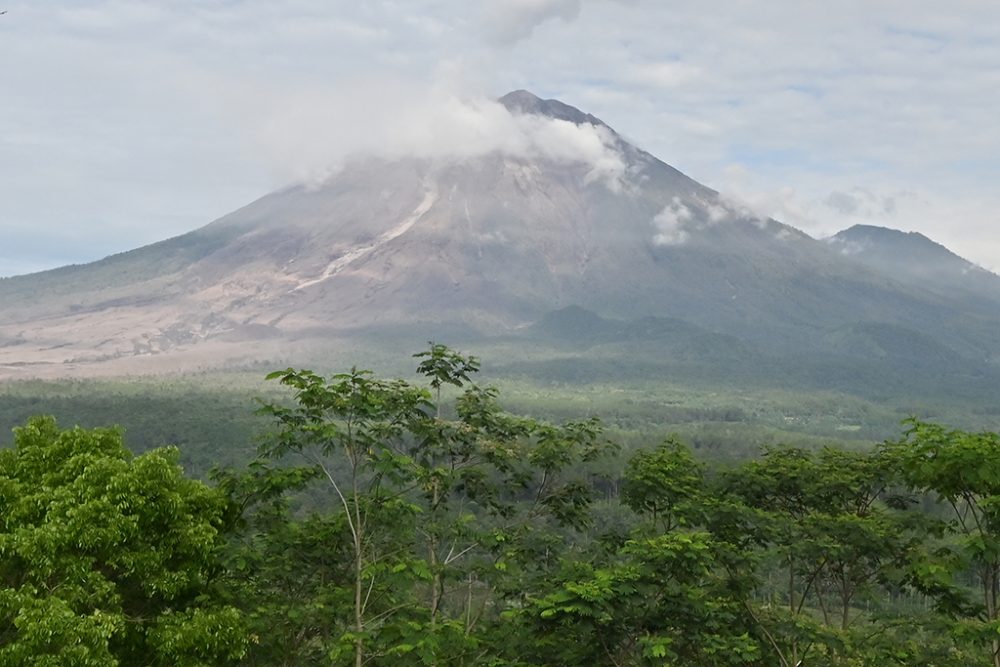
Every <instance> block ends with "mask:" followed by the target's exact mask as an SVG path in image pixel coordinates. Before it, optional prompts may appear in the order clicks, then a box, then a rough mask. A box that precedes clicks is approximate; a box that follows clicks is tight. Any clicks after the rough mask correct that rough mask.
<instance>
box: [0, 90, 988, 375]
mask: <svg viewBox="0 0 1000 667" xmlns="http://www.w3.org/2000/svg"><path fill="white" fill-rule="evenodd" d="M497 104H498V105H499V106H498V107H496V108H494V109H493V111H492V112H493V113H499V114H502V115H503V117H504V119H505V122H507V123H508V124H509V125H510V127H513V128H515V129H517V131H518V132H520V133H521V135H518V137H516V139H517V140H516V141H513V140H512V141H509V142H507V143H506V144H499V145H497V146H491V147H489V148H488V149H484V150H481V151H479V152H475V151H472V152H464V153H463V152H456V153H455V154H448V153H445V154H440V155H435V156H414V155H409V156H392V157H387V156H374V155H371V156H357V157H355V158H353V159H351V160H349V161H347V162H345V163H344V164H343V165H342V167H341V168H340V169H339V170H338V171H336V172H335V173H334V174H333V175H332V176H330V177H329V178H328V179H326V180H325V181H324V182H322V183H321V184H319V185H296V186H292V187H288V188H285V189H282V190H280V191H277V192H274V193H271V194H268V195H266V196H264V197H262V198H261V199H259V200H257V201H255V202H253V203H251V204H249V205H247V206H245V207H243V208H241V209H239V210H237V211H235V212H233V213H231V214H229V215H227V216H225V217H223V218H221V219H219V220H216V221H215V222H212V223H211V224H208V225H207V226H205V227H202V228H200V229H198V230H195V231H192V232H190V233H188V234H185V235H183V236H179V237H176V238H172V239H168V240H165V241H162V242H160V243H155V244H153V245H150V246H146V247H142V248H139V249H136V250H133V251H130V252H126V253H122V254H119V255H114V256H112V257H108V258H106V259H103V260H101V261H98V262H94V263H91V264H86V265H78V266H68V267H63V268H60V269H55V270H52V271H47V272H43V273H37V274H32V275H27V276H20V277H16V278H8V279H4V280H0V376H5V377H18V376H26V375H74V374H76V375H80V374H82V375H87V374H103V373H112V374H114V373H131V372H141V373H159V372H173V371H176V370H178V369H180V370H184V369H190V368H195V367H197V368H209V367H225V366H227V365H233V364H240V363H248V362H253V361H254V360H262V359H272V358H275V356H276V355H277V356H280V357H281V358H282V359H284V358H294V356H295V354H296V353H297V352H303V353H305V352H306V351H308V350H310V349H313V348H314V347H315V346H316V345H318V344H320V343H321V342H325V343H327V344H329V341H330V340H333V339H337V340H350V339H352V337H370V336H373V335H383V334H384V335H389V334H390V333H392V332H395V333H396V334H399V335H406V336H409V337H410V338H414V339H415V340H411V341H410V343H409V346H410V347H414V346H419V345H420V344H421V343H422V342H423V340H424V339H426V338H428V337H433V338H435V339H442V338H445V339H447V338H449V337H452V338H454V337H455V336H462V337H465V338H466V339H472V338H477V337H478V338H484V339H488V338H491V337H493V338H495V337H506V338H514V339H516V338H517V337H518V336H524V337H526V338H525V340H530V339H531V336H532V332H537V331H539V330H540V329H539V323H545V322H552V321H561V320H560V319H559V318H558V317H556V318H555V320H553V315H552V314H553V313H559V312H564V311H565V309H567V308H572V309H575V310H574V311H571V312H577V313H579V312H581V311H582V312H585V313H587V314H588V315H587V316H586V317H575V319H573V321H579V322H587V321H591V322H594V321H600V322H604V323H605V324H607V323H611V324H610V325H607V326H603V325H602V326H603V328H602V329H601V331H602V333H601V335H600V336H597V337H596V338H594V340H596V341H598V343H600V344H608V343H609V340H608V336H611V339H614V335H615V334H614V332H615V331H619V330H620V331H628V332H631V333H629V334H628V336H630V337H631V338H630V339H629V340H634V338H635V336H636V335H637V334H636V333H635V332H636V331H645V330H656V331H660V332H661V333H660V334H657V335H658V336H660V337H661V338H662V337H663V336H664V335H665V334H663V333H662V332H663V331H677V332H681V331H683V332H686V333H685V334H684V335H686V336H689V337H694V338H698V337H699V336H700V334H697V333H692V332H703V333H704V339H705V340H709V339H711V340H718V341H721V342H720V345H721V346H722V347H726V348H728V349H729V351H730V352H731V351H732V350H736V349H741V350H742V349H745V350H752V351H754V352H753V354H758V353H759V354H761V355H765V356H768V355H769V357H768V358H779V357H784V358H789V357H795V358H804V357H808V356H810V355H813V356H817V357H823V358H829V355H834V357H836V356H837V355H841V356H844V355H846V357H850V358H855V359H857V358H872V359H876V360H879V359H887V358H893V353H892V351H893V350H894V349H895V348H894V346H895V342H894V341H898V342H899V344H900V345H903V346H910V348H912V346H913V341H914V340H918V339H919V341H920V345H921V346H922V347H920V346H918V348H914V349H918V350H923V351H926V350H928V349H930V350H933V351H934V354H935V355H937V356H935V358H936V359H937V358H940V359H942V360H945V361H942V362H941V363H948V364H954V363H959V364H960V365H962V364H965V365H964V366H962V369H963V370H962V372H963V373H967V372H972V371H969V369H973V370H974V372H977V373H978V372H992V370H991V369H992V368H993V367H994V361H993V360H994V359H997V358H998V354H1000V334H998V331H1000V328H998V325H1000V317H998V316H997V312H998V310H997V308H996V304H997V301H996V299H997V295H1000V278H998V277H997V276H996V275H994V274H992V273H989V272H987V271H984V270H982V269H978V267H973V268H974V269H975V270H972V269H969V268H968V267H970V266H972V265H968V263H965V264H962V262H964V260H961V259H960V258H957V257H954V256H952V255H951V254H950V253H948V252H947V251H946V250H945V249H943V248H940V251H936V254H935V257H937V258H938V259H942V258H943V259H942V261H943V262H944V263H945V264H947V270H948V277H949V279H948V280H947V281H941V280H929V279H928V278H927V276H929V275H932V274H931V273H928V272H924V271H921V270H919V266H918V265H919V264H920V263H923V262H927V261H928V259H927V250H928V247H930V246H928V245H927V244H932V245H933V247H934V249H936V248H939V246H936V244H933V242H931V241H929V240H927V239H925V241H926V243H923V242H920V243H917V244H913V243H909V244H907V243H896V244H895V245H892V244H889V245H886V243H884V242H882V241H879V239H881V238H882V237H881V236H879V235H878V234H873V233H872V230H871V229H868V230H862V231H864V232H865V234H861V233H860V232H858V231H857V230H855V231H854V232H850V233H847V232H845V233H843V234H842V235H840V236H838V237H835V238H834V239H832V240H818V239H814V238H812V237H810V236H809V235H807V234H805V233H803V232H801V231H799V230H797V229H795V228H793V227H791V226H788V225H786V224H782V223H781V222H779V221H776V220H773V219H769V218H766V217H760V216H757V215H755V214H754V213H753V212H752V211H750V210H748V209H746V208H745V207H743V206H741V205H739V204H737V203H734V202H732V201H730V200H729V199H727V198H726V197H725V196H723V195H720V194H719V193H718V192H716V191H714V190H712V189H711V188H709V187H706V186H704V185H702V184H700V183H697V182H696V181H694V180H692V179H691V178H689V177H687V176H685V175H684V174H683V173H681V172H680V171H678V170H677V169H675V168H673V167H671V166H669V165H668V164H666V163H664V162H662V161H661V160H659V159H657V158H656V157H654V156H652V155H650V154H649V153H647V152H645V151H643V150H641V149H640V148H638V147H636V146H634V145H632V144H631V143H630V142H628V141H626V140H625V139H624V138H623V137H622V136H620V135H619V134H618V133H617V132H615V131H614V130H613V129H612V128H611V127H609V126H608V125H607V124H605V123H604V122H603V121H601V120H600V119H598V118H596V117H594V116H593V115H590V114H587V113H585V112H583V111H580V110H578V109H576V108H574V107H572V106H569V105H567V104H564V103H562V102H559V101H557V100H543V99H540V98H538V97H536V96H534V95H532V94H531V93H528V92H526V91H516V92H513V93H509V94H508V95H505V96H504V97H502V98H500V99H499V100H498V102H497ZM522 135H523V136H522ZM886 232H887V233H888V230H886ZM862 236H863V238H862ZM890 236H891V235H890ZM876 237H878V238H876ZM893 238H896V237H893ZM921 238H923V237H921ZM873 239H874V240H873ZM911 240H912V239H911ZM918 240H919V239H918ZM876 241H879V242H876ZM941 251H943V253H946V254H942V252H941ZM932 254H933V253H932ZM942 266H943V265H942ZM907 267H908V270H903V269H905V268H907ZM935 267H938V265H937V264H935ZM939 268H940V267H938V268H935V271H937V270H938V269H939ZM963 268H964V269H966V270H965V272H964V273H963V271H962V269H963ZM940 270H944V269H940ZM650 318H652V319H650ZM563 319H566V318H563ZM641 321H645V322H646V323H647V324H646V325H641V326H633V325H634V323H635V322H641ZM649 322H660V324H654V325H652V327H651V328H650V326H647V325H648V324H649ZM663 322H671V323H672V324H671V325H670V326H664V325H662V323H663ZM616 323H617V324H616ZM630 323H632V324H630ZM543 328H544V329H545V330H546V331H550V332H551V330H552V327H551V326H549V327H548V328H545V327H543ZM873 331H875V332H878V336H879V337H880V338H879V341H878V344H877V345H875V344H873V343H872V340H873V338H872V336H873V335H874V334H872V333H871V332H873ZM418 336H419V337H418ZM558 338H559V337H558V336H556V337H555V338H553V337H552V336H551V335H550V336H549V339H548V340H549V341H550V342H551V344H558ZM568 338H573V339H574V340H578V339H579V336H575V337H574V336H569V337H568ZM610 342H613V340H611V341H610ZM595 344H597V343H595ZM407 349H408V348H407ZM692 349H694V348H692ZM908 349H909V348H908ZM887 350H888V351H887ZM920 354H922V352H921V353H920ZM730 356H731V355H730Z"/></svg>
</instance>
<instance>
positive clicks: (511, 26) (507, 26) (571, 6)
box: [484, 0, 580, 44]
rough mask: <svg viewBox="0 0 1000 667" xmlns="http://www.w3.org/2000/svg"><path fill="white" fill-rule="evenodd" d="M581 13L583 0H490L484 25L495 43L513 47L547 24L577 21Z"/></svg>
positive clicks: (487, 4)
mask: <svg viewBox="0 0 1000 667" xmlns="http://www.w3.org/2000/svg"><path fill="white" fill-rule="evenodd" d="M579 14H580V0H490V1H489V2H488V3H486V13H485V16H484V24H485V26H486V30H487V32H488V34H490V36H491V37H492V39H493V40H494V41H496V42H497V43H499V44H513V43H514V42H517V41H520V40H522V39H526V38H527V37H530V36H531V33H532V31H534V29H535V27H536V26H538V25H539V24H541V23H544V22H545V21H548V20H550V19H554V18H559V19H562V20H563V21H573V20H574V19H576V17H577V16H579Z"/></svg>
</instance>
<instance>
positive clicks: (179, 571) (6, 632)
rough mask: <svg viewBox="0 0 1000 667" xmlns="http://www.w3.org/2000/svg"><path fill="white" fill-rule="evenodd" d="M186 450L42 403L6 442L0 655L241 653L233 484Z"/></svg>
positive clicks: (193, 660)
mask: <svg viewBox="0 0 1000 667" xmlns="http://www.w3.org/2000/svg"><path fill="white" fill-rule="evenodd" d="M177 459H178V455H177V451H176V450H174V449H161V450H156V451H152V452H149V453H147V454H144V455H142V456H138V457H133V456H132V455H131V454H130V453H129V452H128V451H127V450H126V449H125V447H124V445H123V443H122V435H121V433H120V431H118V430H115V429H94V430H83V429H79V428H76V429H71V430H60V429H59V428H58V426H57V425H56V423H55V420H53V419H52V418H46V417H40V418H34V419H32V420H30V421H29V422H28V423H27V424H26V425H25V426H23V427H21V428H18V429H15V436H14V447H13V448H12V449H9V450H4V451H0V665H12V666H13V665H18V666H26V667H35V666H37V667H42V666H46V667H48V666H52V665H68V666H76V665H79V666H81V667H83V666H87V667H104V666H108V667H111V666H113V665H120V664H121V665H139V664H142V665H151V666H163V667H166V666H167V665H181V666H184V667H201V666H204V667H208V666H209V665H213V666H215V665H223V664H227V663H230V662H233V661H235V660H237V659H238V658H240V657H241V656H242V655H243V654H244V652H245V649H246V646H247V636H246V633H245V631H244V629H243V623H242V618H241V616H240V614H239V613H238V612H237V611H236V609H234V608H233V607H229V606H225V605H223V604H221V603H220V602H219V601H218V600H219V598H218V596H217V594H216V593H217V590H216V588H215V584H216V582H217V580H218V576H219V574H220V567H219V559H218V553H219V549H220V546H221V543H222V531H223V529H224V528H225V526H226V504H225V499H224V497H223V496H222V495H221V494H219V493H217V492H216V491H215V490H213V489H211V488H209V487H207V486H205V485H204V484H202V483H200V482H197V481H193V480H189V479H186V478H185V477H184V476H183V474H182V471H181V469H180V466H179V465H178V464H177Z"/></svg>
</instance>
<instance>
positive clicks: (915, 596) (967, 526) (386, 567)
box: [0, 345, 1000, 667]
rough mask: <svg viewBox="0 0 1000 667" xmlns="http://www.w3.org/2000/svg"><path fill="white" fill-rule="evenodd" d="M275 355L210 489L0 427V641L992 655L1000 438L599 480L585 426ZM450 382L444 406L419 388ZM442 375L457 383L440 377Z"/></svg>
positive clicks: (917, 436)
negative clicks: (270, 389) (229, 462)
mask: <svg viewBox="0 0 1000 667" xmlns="http://www.w3.org/2000/svg"><path fill="white" fill-rule="evenodd" d="M417 356H418V358H419V368H418V371H419V373H420V374H422V375H423V376H424V377H425V378H426V380H427V382H426V386H418V385H415V384H411V383H408V382H404V381H401V380H386V379H381V378H377V377H375V376H373V375H372V374H371V373H368V372H366V371H358V370H351V371H350V372H347V373H343V374H339V375H333V376H331V377H323V376H319V375H317V374H315V373H312V372H310V371H304V370H295V369H288V370H286V371H281V372H279V373H275V374H272V376H271V378H272V379H273V380H276V381H278V382H280V383H281V384H282V385H284V386H286V387H287V388H288V389H289V390H290V396H289V400H288V401H287V402H284V403H281V402H275V403H268V404H266V405H265V406H264V407H263V409H262V411H263V413H265V414H266V415H267V416H268V417H269V418H271V419H272V420H273V422H274V425H275V427H274V431H273V436H272V437H271V438H270V439H269V440H268V441H267V443H266V444H265V445H264V446H263V447H262V449H261V457H260V458H259V459H258V460H256V461H254V462H253V463H252V464H250V465H249V466H246V467H244V468H242V469H229V470H217V471H216V472H215V473H214V475H213V478H214V483H213V484H212V485H206V484H203V483H201V482H198V481H194V480H190V479H187V478H185V477H184V476H183V474H182V473H181V470H180V468H179V466H178V465H177V460H178V459H177V452H176V450H170V449H167V450H156V451H153V452H149V453H146V454H143V455H141V456H138V457H133V456H132V455H131V454H130V453H129V452H128V451H127V450H126V449H125V448H124V446H123V444H122V440H121V435H120V433H119V432H118V431H115V430H113V429H95V430H83V429H73V430H60V429H59V428H58V427H57V426H56V424H55V422H54V420H52V419H50V418H36V419H32V420H31V421H29V422H28V424H27V425H26V426H24V427H22V428H20V429H19V430H18V431H17V433H16V434H15V446H14V448H12V449H9V450H4V451H0V665H25V666H31V667H42V666H43V665H44V666H48V665H81V666H83V665H87V666H105V665H107V666H111V665H122V666H132V665H152V666H159V665H164V666H166V665H180V666H191V667H195V666H206V667H208V666H215V665H253V666H261V667H264V666H267V667H271V666H275V667H276V666H279V665H281V666H291V665H355V666H357V667H360V666H362V665H393V666H395V665H404V666H405V665H440V666H446V665H447V666H466V665H467V666H473V665H484V666H500V665H504V666H511V667H515V666H521V667H529V666H543V665H608V666H625V665H662V666H694V667H697V666H704V667H710V666H711V667H715V666H725V665H751V666H760V667H765V666H766V667H774V666H780V667H827V666H828V667H834V666H838V667H849V666H850V667H867V666H870V667H875V666H883V665H889V666H891V665H900V666H902V665H907V666H910V665H926V666H932V667H950V666H954V667H959V666H961V667H968V666H972V667H975V666H978V665H981V666H983V667H986V666H993V667H998V666H1000V600H998V595H1000V437H998V436H997V434H995V433H967V432H962V431H954V430H948V429H946V428H944V427H941V426H938V425H934V424H928V423H923V422H920V421H916V420H914V421H910V422H908V423H907V425H906V432H905V434H904V435H903V436H902V437H901V438H900V439H898V440H896V441H891V442H886V443H885V444H883V445H882V446H880V447H878V448H875V449H874V450H872V451H868V452H854V451H845V450H839V449H834V448H827V449H823V450H820V451H811V450H806V449H801V448H795V447H775V448H769V449H766V450H765V451H763V452H762V453H761V455H760V456H759V457H758V458H756V459H754V460H752V461H749V462H746V463H742V464H734V465H732V466H730V467H728V468H713V469H708V468H707V467H706V466H705V465H704V464H702V463H699V462H698V461H696V460H695V458H694V457H693V456H692V454H691V451H690V450H689V449H688V448H687V446H685V445H684V444H683V443H681V442H680V441H678V440H677V439H675V438H670V439H667V440H666V441H665V442H662V443H659V444H656V445H654V446H651V447H649V448H645V449H641V450H639V451H638V452H636V453H635V454H634V455H632V456H631V457H630V458H629V460H628V462H627V465H626V467H625V469H624V471H622V472H621V473H620V474H615V475H608V474H607V470H609V468H608V466H606V465H604V464H603V461H604V460H606V459H607V457H609V456H612V455H613V454H614V452H615V446H614V444H613V443H611V442H609V441H608V439H607V438H606V437H605V435H604V434H603V432H602V430H601V425H600V423H599V422H598V421H597V420H586V421H576V422H566V423H562V424H552V423H547V422H544V421H541V420H537V419H531V418H525V417H522V416H518V415H514V414H510V413H507V412H505V411H504V410H502V409H501V408H500V407H499V404H498V396H497V392H496V391H495V390H494V389H491V388H488V387H480V386H477V385H476V384H474V383H472V382H471V381H470V380H471V378H472V377H473V376H474V373H475V372H476V371H477V370H478V361H477V360H476V359H475V358H473V357H466V356H463V355H460V354H458V353H455V352H454V351H452V350H450V349H448V348H446V347H444V346H441V345H432V346H431V347H430V349H429V350H427V351H426V352H423V353H421V354H420V355H417ZM448 386H454V387H457V388H458V390H459V391H458V392H457V393H458V395H457V398H456V399H455V400H454V401H447V405H445V401H444V400H443V399H442V389H444V388H446V387H448ZM453 393H454V392H453Z"/></svg>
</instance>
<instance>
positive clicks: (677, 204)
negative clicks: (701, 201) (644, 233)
mask: <svg viewBox="0 0 1000 667" xmlns="http://www.w3.org/2000/svg"><path fill="white" fill-rule="evenodd" d="M691 219H692V214H691V209H689V208H688V207H687V206H685V205H684V204H683V203H681V200H680V198H679V197H674V198H673V200H672V201H671V202H670V203H669V204H667V205H666V206H664V207H663V210H662V211H660V212H659V213H658V214H657V215H656V217H655V218H653V226H654V227H655V228H656V235H655V236H654V237H653V243H654V244H655V245H661V246H670V245H681V244H682V243H685V242H686V241H687V240H688V239H689V238H690V236H691V233H690V231H689V230H688V225H689V224H690V223H691Z"/></svg>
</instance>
